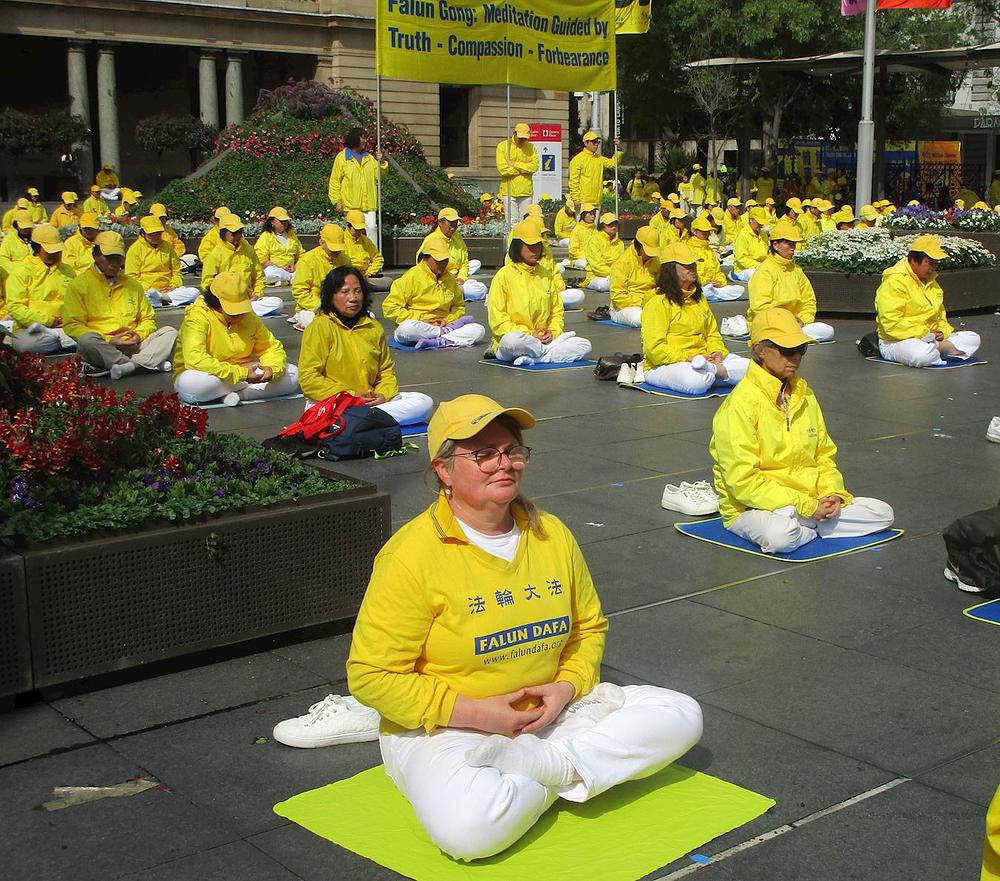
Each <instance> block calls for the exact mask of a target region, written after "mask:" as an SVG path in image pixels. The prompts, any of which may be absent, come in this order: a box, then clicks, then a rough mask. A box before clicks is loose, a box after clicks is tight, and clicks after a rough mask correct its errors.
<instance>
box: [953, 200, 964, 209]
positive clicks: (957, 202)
mask: <svg viewBox="0 0 1000 881" xmlns="http://www.w3.org/2000/svg"><path fill="white" fill-rule="evenodd" d="M955 207H956V208H957V209H958V210H959V211H962V210H964V209H965V199H956V200H955Z"/></svg>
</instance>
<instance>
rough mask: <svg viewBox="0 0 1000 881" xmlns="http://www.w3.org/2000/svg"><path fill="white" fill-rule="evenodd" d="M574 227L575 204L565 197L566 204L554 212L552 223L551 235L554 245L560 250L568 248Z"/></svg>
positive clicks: (568, 197) (570, 198)
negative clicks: (554, 241) (553, 238)
mask: <svg viewBox="0 0 1000 881" xmlns="http://www.w3.org/2000/svg"><path fill="white" fill-rule="evenodd" d="M575 226H576V202H574V201H573V199H572V197H570V196H567V197H566V204H565V205H563V207H562V208H560V209H559V210H558V211H557V212H556V219H555V220H554V221H553V223H552V235H553V236H554V237H555V240H556V244H557V245H559V246H560V247H561V248H568V247H569V237H570V236H571V235H572V233H573V229H574V227H575Z"/></svg>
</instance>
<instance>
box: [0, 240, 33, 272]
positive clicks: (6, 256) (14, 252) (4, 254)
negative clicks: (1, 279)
mask: <svg viewBox="0 0 1000 881" xmlns="http://www.w3.org/2000/svg"><path fill="white" fill-rule="evenodd" d="M30 256H31V245H29V244H28V243H27V242H26V241H24V239H22V238H21V237H20V236H19V235H18V234H17V233H16V232H9V233H7V235H5V236H4V237H3V241H2V242H0V275H10V274H11V272H13V271H14V264H16V263H20V262H21V261H22V260H27V259H28V258H29V257H30Z"/></svg>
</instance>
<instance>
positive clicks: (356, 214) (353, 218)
mask: <svg viewBox="0 0 1000 881" xmlns="http://www.w3.org/2000/svg"><path fill="white" fill-rule="evenodd" d="M282 210H284V209H282ZM284 219H285V218H284V217H279V218H278V220H284ZM344 220H345V221H347V225H348V226H349V227H351V228H352V229H354V230H357V231H358V232H364V231H365V230H366V229H368V227H367V226H366V224H365V213H364V211H359V210H358V209H357V208H352V209H351V210H350V211H348V212H347V216H346V217H345V218H344Z"/></svg>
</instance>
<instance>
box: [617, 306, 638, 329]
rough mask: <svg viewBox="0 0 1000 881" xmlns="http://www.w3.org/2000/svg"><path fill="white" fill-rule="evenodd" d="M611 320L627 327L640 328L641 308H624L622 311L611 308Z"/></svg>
mask: <svg viewBox="0 0 1000 881" xmlns="http://www.w3.org/2000/svg"><path fill="white" fill-rule="evenodd" d="M610 312H611V320H612V321H617V322H618V323H619V324H627V325H628V326H629V327H642V306H626V307H625V308H624V309H615V308H613V307H612V309H611V310H610Z"/></svg>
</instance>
